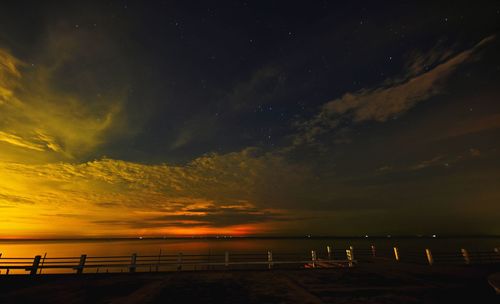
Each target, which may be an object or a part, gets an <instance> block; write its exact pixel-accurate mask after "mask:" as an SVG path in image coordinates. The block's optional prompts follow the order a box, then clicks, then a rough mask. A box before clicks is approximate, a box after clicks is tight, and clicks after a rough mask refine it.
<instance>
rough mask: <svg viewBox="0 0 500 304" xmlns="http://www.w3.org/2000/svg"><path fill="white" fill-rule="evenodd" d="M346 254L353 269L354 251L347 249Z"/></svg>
mask: <svg viewBox="0 0 500 304" xmlns="http://www.w3.org/2000/svg"><path fill="white" fill-rule="evenodd" d="M345 254H346V256H347V261H349V267H352V260H354V259H353V258H352V251H351V250H350V249H346V250H345Z"/></svg>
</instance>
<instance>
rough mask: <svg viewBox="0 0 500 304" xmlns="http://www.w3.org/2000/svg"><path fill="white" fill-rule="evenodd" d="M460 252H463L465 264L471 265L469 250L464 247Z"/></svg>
mask: <svg viewBox="0 0 500 304" xmlns="http://www.w3.org/2000/svg"><path fill="white" fill-rule="evenodd" d="M460 252H462V256H463V257H464V262H465V264H467V265H469V264H470V256H469V253H468V252H467V250H466V249H464V248H462V249H460Z"/></svg>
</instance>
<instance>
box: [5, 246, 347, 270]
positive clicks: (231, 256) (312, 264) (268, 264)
mask: <svg viewBox="0 0 500 304" xmlns="http://www.w3.org/2000/svg"><path fill="white" fill-rule="evenodd" d="M346 251H349V250H346ZM355 263H356V261H355V260H354V259H353V258H352V254H350V253H346V259H333V258H331V257H330V258H326V259H323V258H322V257H319V256H318V255H317V253H316V251H314V250H312V251H311V253H310V255H307V254H296V253H278V254H274V255H273V252H272V251H268V252H266V253H229V252H225V253H224V254H209V255H207V254H183V253H179V254H161V253H160V254H159V255H137V254H135V253H134V254H132V255H123V256H87V255H86V254H82V255H81V256H79V257H77V256H74V257H47V256H46V255H45V256H43V257H42V256H41V255H37V256H35V257H34V258H15V257H2V256H1V254H0V273H1V271H2V270H5V273H4V274H9V273H10V272H11V270H18V271H19V270H21V271H26V272H27V273H29V274H30V275H37V274H42V272H43V271H44V270H48V271H50V272H51V273H58V272H59V273H61V272H68V271H69V272H74V273H76V274H82V273H84V272H85V273H90V272H94V273H96V272H99V271H101V272H102V271H104V272H138V271H140V272H148V271H149V272H153V271H180V270H221V269H266V268H267V269H273V268H317V267H352V266H354V264H355Z"/></svg>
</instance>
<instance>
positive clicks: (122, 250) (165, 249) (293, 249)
mask: <svg viewBox="0 0 500 304" xmlns="http://www.w3.org/2000/svg"><path fill="white" fill-rule="evenodd" d="M372 244H373V245H375V246H376V248H377V251H379V252H383V251H389V250H391V248H392V247H393V246H398V247H399V248H401V250H411V251H414V250H415V251H417V250H424V249H425V248H431V249H433V250H438V251H456V250H460V248H466V249H469V250H493V248H495V247H500V238H439V237H438V238H410V239H408V238H405V239H397V238H363V239H359V238H358V239H343V238H342V239H335V238H324V239H316V238H310V239H308V238H296V239H253V238H251V239H246V238H243V239H239V238H232V239H165V240H164V239H149V240H146V239H143V240H139V239H137V240H135V239H127V240H64V241H57V240H52V241H47V240H43V241H18V240H16V241H5V240H3V241H0V253H2V254H3V257H32V256H35V255H44V254H45V253H47V257H61V256H79V255H80V254H87V255H89V256H105V255H130V254H132V253H137V254H138V255H156V254H158V253H159V251H160V250H161V251H162V253H163V254H177V253H180V252H182V253H184V254H208V253H210V254H219V253H223V252H225V251H229V252H234V253H265V252H267V251H268V250H271V251H273V252H276V253H300V252H304V253H306V252H309V251H310V250H317V251H318V252H322V251H326V246H328V245H329V246H332V247H333V248H335V249H342V250H344V249H346V248H348V247H349V246H354V248H357V249H358V248H359V249H369V248H370V246H371V245H372Z"/></svg>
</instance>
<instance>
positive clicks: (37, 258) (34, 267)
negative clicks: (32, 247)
mask: <svg viewBox="0 0 500 304" xmlns="http://www.w3.org/2000/svg"><path fill="white" fill-rule="evenodd" d="M41 259H42V256H41V255H36V256H35V258H34V259H33V265H32V266H31V271H30V275H36V274H37V272H38V265H40V260H41Z"/></svg>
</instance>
